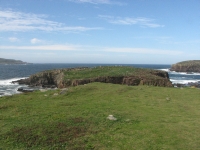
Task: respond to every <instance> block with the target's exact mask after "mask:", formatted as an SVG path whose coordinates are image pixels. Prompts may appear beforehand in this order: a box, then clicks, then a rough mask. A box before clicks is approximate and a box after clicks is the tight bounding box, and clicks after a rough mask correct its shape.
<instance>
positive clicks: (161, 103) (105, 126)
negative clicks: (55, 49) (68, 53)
mask: <svg viewBox="0 0 200 150" xmlns="http://www.w3.org/2000/svg"><path fill="white" fill-rule="evenodd" d="M56 92H57V93H59V90H58V91H48V92H39V91H37V92H34V93H28V94H20V95H15V96H11V97H2V98H0V128H1V130H0V137H1V138H0V149H26V148H30V149H39V148H42V149H104V150H110V149H120V150H121V149H137V150H138V149H147V150H150V149H170V150H173V149H174V150H176V149H187V150H188V149H191V150H193V149H199V148H200V140H199V139H200V134H199V133H200V128H199V126H200V119H199V116H200V109H199V108H200V101H199V96H200V91H199V89H189V88H186V89H178V88H177V89H176V88H162V87H151V86H150V87H148V86H125V85H114V84H104V83H92V84H88V85H83V86H77V87H71V88H70V89H69V90H68V92H67V93H66V94H64V95H57V96H54V93H56ZM110 114H112V115H114V117H116V118H117V121H110V120H108V119H106V118H107V116H108V115H110Z"/></svg>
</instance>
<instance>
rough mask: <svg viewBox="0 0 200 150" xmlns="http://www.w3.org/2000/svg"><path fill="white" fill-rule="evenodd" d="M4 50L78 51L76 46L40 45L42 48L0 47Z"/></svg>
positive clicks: (78, 48)
mask: <svg viewBox="0 0 200 150" xmlns="http://www.w3.org/2000/svg"><path fill="white" fill-rule="evenodd" d="M0 49H4V50H36V51H37V50H44V51H57V50H59V51H72V50H80V49H81V48H80V46H77V45H42V46H0Z"/></svg>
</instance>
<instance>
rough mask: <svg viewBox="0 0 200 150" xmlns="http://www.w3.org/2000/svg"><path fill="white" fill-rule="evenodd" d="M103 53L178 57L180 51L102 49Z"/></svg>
mask: <svg viewBox="0 0 200 150" xmlns="http://www.w3.org/2000/svg"><path fill="white" fill-rule="evenodd" d="M104 51H109V52H116V53H135V54H155V55H180V54H183V52H181V51H174V50H173V51H171V50H162V49H149V48H117V47H116V48H115V47H113V48H110V47H109V48H104Z"/></svg>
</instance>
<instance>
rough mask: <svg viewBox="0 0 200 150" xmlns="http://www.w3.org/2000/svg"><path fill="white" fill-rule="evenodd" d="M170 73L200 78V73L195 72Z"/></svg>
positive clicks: (171, 72)
mask: <svg viewBox="0 0 200 150" xmlns="http://www.w3.org/2000/svg"><path fill="white" fill-rule="evenodd" d="M169 73H170V74H180V75H188V76H191V75H195V76H199V75H200V73H195V72H191V73H188V72H176V71H169Z"/></svg>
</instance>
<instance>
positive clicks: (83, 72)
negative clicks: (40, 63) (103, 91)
mask: <svg viewBox="0 0 200 150" xmlns="http://www.w3.org/2000/svg"><path fill="white" fill-rule="evenodd" d="M151 71H152V70H150V69H142V68H134V67H128V66H103V67H95V68H84V69H82V68H81V69H74V70H70V71H65V72H64V74H65V79H66V80H69V79H70V80H73V79H88V78H94V77H106V76H132V75H134V76H144V75H145V76H148V77H155V76H153V75H152V74H150V72H151Z"/></svg>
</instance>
